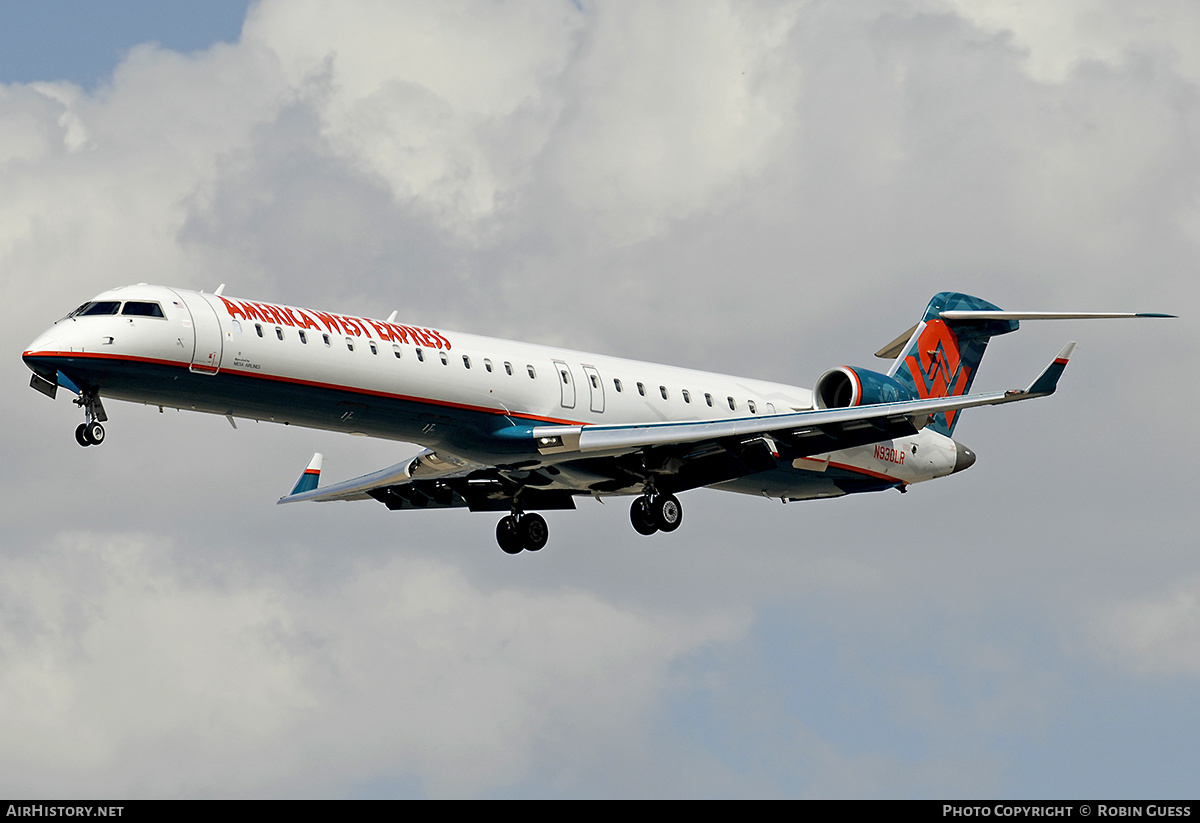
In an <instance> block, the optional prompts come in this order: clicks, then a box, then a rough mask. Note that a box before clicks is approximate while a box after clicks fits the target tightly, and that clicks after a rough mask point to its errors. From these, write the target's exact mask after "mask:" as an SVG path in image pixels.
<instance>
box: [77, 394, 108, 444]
mask: <svg viewBox="0 0 1200 823" xmlns="http://www.w3.org/2000/svg"><path fill="white" fill-rule="evenodd" d="M72 402H74V403H75V405H76V406H82V407H83V416H84V422H82V423H80V424H79V425H78V426H76V427H75V442H76V443H78V444H79V445H81V446H99V445H100V444H101V443H103V442H104V426H102V425H100V424H101V423H103V422H104V421H105V420H107V419H108V415H107V414H105V413H104V405H103V404H102V403H101V402H100V394H99V392H97V391H96V390H95V389H91V390H89V391H85V392H83V393H82V394H81V395H79V397H77V398H76V399H75V400H74V401H72Z"/></svg>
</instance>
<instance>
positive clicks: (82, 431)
mask: <svg viewBox="0 0 1200 823" xmlns="http://www.w3.org/2000/svg"><path fill="white" fill-rule="evenodd" d="M75 442H76V443H78V444H79V445H81V446H84V447H87V446H90V445H92V444H91V443H89V442H88V439H87V423H80V424H79V425H78V426H76V427H75Z"/></svg>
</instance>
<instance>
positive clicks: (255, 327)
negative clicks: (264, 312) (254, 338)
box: [254, 323, 263, 337]
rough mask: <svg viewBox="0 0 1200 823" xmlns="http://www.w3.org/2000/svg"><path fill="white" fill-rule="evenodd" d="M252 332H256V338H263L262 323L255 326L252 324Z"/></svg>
mask: <svg viewBox="0 0 1200 823" xmlns="http://www.w3.org/2000/svg"><path fill="white" fill-rule="evenodd" d="M254 330H255V331H256V332H258V336H259V337H262V336H263V333H262V323H255V324H254Z"/></svg>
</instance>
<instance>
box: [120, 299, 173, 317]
mask: <svg viewBox="0 0 1200 823" xmlns="http://www.w3.org/2000/svg"><path fill="white" fill-rule="evenodd" d="M121 314H126V315H133V316H135V317H163V316H164V315H163V310H162V306H160V305H158V304H157V303H145V302H141V301H138V300H130V301H129V302H127V303H126V304H125V308H123V309H121Z"/></svg>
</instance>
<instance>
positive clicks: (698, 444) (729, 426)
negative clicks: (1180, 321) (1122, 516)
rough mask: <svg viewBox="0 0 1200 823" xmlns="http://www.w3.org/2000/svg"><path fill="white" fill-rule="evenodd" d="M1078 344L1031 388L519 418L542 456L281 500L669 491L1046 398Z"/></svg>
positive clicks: (406, 469) (394, 501)
mask: <svg viewBox="0 0 1200 823" xmlns="http://www.w3.org/2000/svg"><path fill="white" fill-rule="evenodd" d="M1074 348H1075V344H1074V343H1073V342H1072V343H1068V344H1067V345H1066V346H1065V347H1064V348H1063V349H1062V351H1060V352H1059V354H1058V356H1057V357H1055V359H1054V360H1053V361H1052V362H1051V363H1050V364H1049V365H1048V366H1046V368H1045V369H1044V370H1043V371H1042V373H1041V374H1040V375H1038V377H1037V378H1036V379H1035V380H1034V381H1033V382H1032V383H1030V384H1029V387H1028V388H1025V389H1014V390H1010V391H1003V392H991V393H987V394H975V395H966V396H957V397H944V398H936V399H932V400H911V401H904V402H897V403H878V404H874V405H867V406H855V407H851V408H841V409H820V410H813V411H802V412H793V413H790V414H777V415H770V416H765V417H742V418H733V419H726V420H714V421H704V422H662V423H639V424H623V425H590V426H524V427H513V428H511V429H505V430H503V432H502V434H501V436H503V438H504V439H506V440H510V441H513V440H515V441H518V442H521V443H525V444H527V445H528V455H529V456H530V457H534V455H536V457H534V459H525V460H520V461H519V462H518V463H515V464H509V465H484V464H481V463H476V462H473V461H471V460H467V459H465V458H462V457H460V456H457V455H453V454H449V453H447V452H443V451H438V452H434V451H429V450H426V451H424V452H422V453H421V454H419V455H417V456H416V457H414V458H412V459H410V460H407V461H405V462H403V463H398V464H396V465H394V466H390V467H388V468H386V469H382V470H380V471H377V472H373V473H372V474H367V475H364V476H362V477H358V478H355V479H353V480H347V481H344V482H342V483H337V484H334V485H332V486H328V487H325V488H312V487H311V483H309V484H303V483H302V482H298V483H297V485H296V490H295V491H294V493H292V494H289V495H287V496H285V497H283V498H281V499H280V500H279V502H280V503H295V502H303V501H329V500H366V499H374V500H378V501H380V502H382V503H384V504H385V505H386V506H388V508H391V509H426V508H454V507H465V508H469V509H471V510H472V511H508V510H510V509H511V508H513V507H514V504H515V503H516V504H519V506H520V507H521V508H522V509H526V510H547V509H572V508H575V503H574V497H575V496H576V495H580V494H589V495H601V494H620V493H627V492H631V491H640V489H641V487H642V486H643V485H644V484H645V483H646V482H647V480H649V479H650V478H654V480H655V482H656V484H657V485H658V488H659V489H660V490H661V491H669V492H673V493H674V492H680V491H686V490H687V489H692V488H697V487H700V486H707V485H711V484H714V483H721V482H725V481H729V480H733V479H735V478H738V477H744V476H746V475H748V474H753V473H756V472H760V471H766V470H768V469H771V468H774V467H775V466H776V465H777V461H778V460H780V459H785V460H794V459H798V458H802V457H808V456H811V455H816V454H824V453H827V452H832V451H838V450H840V449H847V448H852V447H854V446H863V445H868V444H870V443H878V442H881V441H885V440H892V439H894V438H897V437H903V436H906V435H912V434H915V433H916V432H918V431H919V430H920V429H921V428H923V427H924V426H925V424H926V423H927V422H928V420H929V419H930V417H931V416H932V415H934V414H938V413H941V412H947V411H955V410H960V409H967V408H973V407H976V406H995V405H1001V404H1005V403H1015V402H1019V401H1022V400H1030V399H1033V398H1035V397H1046V396H1047V395H1050V394H1053V393H1054V391H1055V389H1056V388H1057V386H1058V379H1059V377H1060V376H1061V375H1062V372H1063V370H1064V369H1065V368H1066V365H1067V362H1068V360H1069V358H1070V356H1071V353H1072V352H1073V350H1074ZM306 473H307V474H308V475H309V476H311V474H312V464H311V463H310V465H309V467H308V469H306ZM303 478H304V476H303V475H302V481H303ZM304 489H311V490H304Z"/></svg>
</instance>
